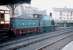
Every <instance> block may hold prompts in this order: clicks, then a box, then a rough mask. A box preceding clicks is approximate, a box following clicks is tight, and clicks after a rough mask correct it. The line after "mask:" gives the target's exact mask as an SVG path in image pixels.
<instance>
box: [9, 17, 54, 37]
mask: <svg viewBox="0 0 73 50" xmlns="http://www.w3.org/2000/svg"><path fill="white" fill-rule="evenodd" d="M10 27H11V28H10V29H11V31H13V32H14V33H15V35H16V36H20V35H23V34H28V33H39V32H40V33H43V32H50V31H52V30H54V28H55V27H54V21H53V20H52V19H51V18H50V17H48V16H42V17H41V18H36V19H24V18H11V21H10Z"/></svg>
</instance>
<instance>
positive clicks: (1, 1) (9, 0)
mask: <svg viewBox="0 0 73 50" xmlns="http://www.w3.org/2000/svg"><path fill="white" fill-rule="evenodd" d="M30 2H31V0H0V5H9V4H16V3H30Z"/></svg>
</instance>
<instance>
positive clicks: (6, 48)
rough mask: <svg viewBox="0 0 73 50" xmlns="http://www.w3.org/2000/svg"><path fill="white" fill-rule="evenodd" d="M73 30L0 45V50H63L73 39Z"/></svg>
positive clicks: (59, 31) (54, 32) (58, 29)
mask: <svg viewBox="0 0 73 50" xmlns="http://www.w3.org/2000/svg"><path fill="white" fill-rule="evenodd" d="M72 38H73V28H57V29H56V30H55V31H53V32H49V33H43V34H39V35H35V36H29V37H27V38H20V39H16V40H12V41H9V42H7V43H3V44H0V50H61V49H62V48H63V47H64V46H65V45H67V44H68V43H69V42H71V41H72V40H73V39H72Z"/></svg>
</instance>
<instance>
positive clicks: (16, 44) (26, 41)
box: [0, 29, 72, 50]
mask: <svg viewBox="0 0 73 50" xmlns="http://www.w3.org/2000/svg"><path fill="white" fill-rule="evenodd" d="M70 32H72V30H71V29H66V30H61V31H56V32H51V33H47V34H42V35H38V36H34V37H29V38H26V39H21V40H20V41H17V42H15V41H13V43H7V44H2V45H0V47H1V49H2V50H4V49H5V50H6V49H7V50H8V49H17V48H22V47H27V46H29V45H31V44H35V43H38V42H41V41H43V40H45V39H48V38H54V37H56V36H60V35H63V34H64V35H65V34H68V33H70Z"/></svg>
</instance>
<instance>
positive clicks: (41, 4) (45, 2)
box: [31, 0, 73, 9]
mask: <svg viewBox="0 0 73 50" xmlns="http://www.w3.org/2000/svg"><path fill="white" fill-rule="evenodd" d="M31 5H32V6H34V7H38V8H41V9H48V8H53V7H59V8H60V7H68V8H73V7H72V5H73V0H32V1H31Z"/></svg>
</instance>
